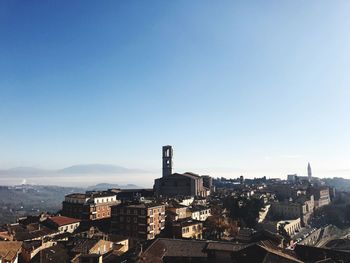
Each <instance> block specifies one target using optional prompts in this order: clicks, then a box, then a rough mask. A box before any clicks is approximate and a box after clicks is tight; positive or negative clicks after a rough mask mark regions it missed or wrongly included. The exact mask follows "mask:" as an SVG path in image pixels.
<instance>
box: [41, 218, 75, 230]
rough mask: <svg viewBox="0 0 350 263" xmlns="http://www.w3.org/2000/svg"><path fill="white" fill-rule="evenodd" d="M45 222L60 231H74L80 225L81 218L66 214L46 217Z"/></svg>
mask: <svg viewBox="0 0 350 263" xmlns="http://www.w3.org/2000/svg"><path fill="white" fill-rule="evenodd" d="M45 223H46V225H47V226H48V227H51V228H53V229H55V230H58V231H59V232H60V233H65V232H69V233H73V232H74V231H75V230H76V229H77V228H78V227H79V225H80V220H79V219H76V218H71V217H66V216H53V217H49V218H48V219H46V221H45Z"/></svg>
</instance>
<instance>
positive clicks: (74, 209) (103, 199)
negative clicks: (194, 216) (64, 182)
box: [62, 191, 120, 220]
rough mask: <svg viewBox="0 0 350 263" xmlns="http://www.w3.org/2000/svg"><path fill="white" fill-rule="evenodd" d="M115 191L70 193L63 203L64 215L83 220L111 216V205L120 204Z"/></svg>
mask: <svg viewBox="0 0 350 263" xmlns="http://www.w3.org/2000/svg"><path fill="white" fill-rule="evenodd" d="M119 203H120V202H119V200H117V196H116V194H115V193H113V192H109V191H103V192H86V193H85V194H81V193H77V194H69V195H66V196H65V200H64V201H63V203H62V215H64V216H68V217H72V218H78V219H82V220H99V219H104V218H109V217H111V206H113V205H117V204H119Z"/></svg>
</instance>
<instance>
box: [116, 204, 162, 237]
mask: <svg viewBox="0 0 350 263" xmlns="http://www.w3.org/2000/svg"><path fill="white" fill-rule="evenodd" d="M164 227H165V205H163V204H154V203H153V204H152V203H139V204H129V205H128V204H122V205H117V206H113V207H112V218H111V232H112V233H115V234H118V235H123V236H128V237H130V238H131V239H134V240H150V239H154V238H155V237H156V236H157V235H159V234H160V232H161V231H162V230H163V229H164Z"/></svg>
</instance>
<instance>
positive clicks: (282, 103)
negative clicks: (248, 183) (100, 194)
mask: <svg viewBox="0 0 350 263" xmlns="http://www.w3.org/2000/svg"><path fill="white" fill-rule="evenodd" d="M349 13H350V2H348V1H202V0H201V1H16V0H11V1H1V2H0V168H4V169H5V168H10V167H14V166H35V167H41V168H60V167H64V166H68V165H73V164H85V163H110V164H117V165H122V166H126V167H131V168H142V169H150V170H156V169H159V168H160V165H161V159H160V154H161V146H162V145H165V144H171V145H173V146H174V150H175V160H174V162H175V167H176V170H178V171H186V170H191V171H194V172H200V173H209V174H211V175H213V176H219V175H227V176H232V177H237V176H239V175H240V174H243V175H245V176H247V177H254V176H259V175H266V176H270V177H275V176H285V175H286V174H287V173H295V172H297V173H300V174H305V173H306V165H307V162H308V161H310V162H311V164H312V166H313V170H314V174H315V175H320V176H332V175H338V174H339V171H340V170H341V171H342V175H343V176H346V175H347V173H346V172H344V170H345V171H346V170H347V169H350V164H349V162H348V160H349V158H350V152H349V149H350V137H349V129H350V121H349V120H350V119H349V113H350V103H349V102H350V88H349V84H350V74H349V69H350V48H349V47H350V43H349V42H350V34H349V33H350V32H349V31H350V29H349V28H350V17H349V15H348V14H349ZM349 171H350V170H349ZM349 177H350V173H349Z"/></svg>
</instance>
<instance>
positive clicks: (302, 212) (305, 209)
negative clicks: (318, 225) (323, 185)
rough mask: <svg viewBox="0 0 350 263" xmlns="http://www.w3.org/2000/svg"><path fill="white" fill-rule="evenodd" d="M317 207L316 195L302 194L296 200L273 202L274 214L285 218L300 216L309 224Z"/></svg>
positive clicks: (305, 223) (272, 210)
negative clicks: (308, 196)
mask: <svg viewBox="0 0 350 263" xmlns="http://www.w3.org/2000/svg"><path fill="white" fill-rule="evenodd" d="M314 208H315V202H314V196H313V195H311V196H310V198H309V199H308V198H307V196H300V197H298V198H297V199H296V200H291V201H282V202H275V203H272V204H271V212H272V215H273V216H275V217H278V218H283V219H296V218H300V219H301V221H302V222H303V224H304V225H307V221H308V220H309V218H310V216H311V214H312V212H313V211H314Z"/></svg>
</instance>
